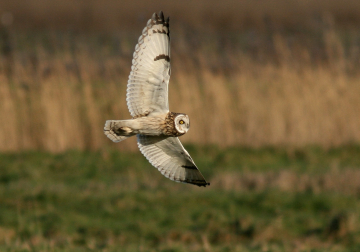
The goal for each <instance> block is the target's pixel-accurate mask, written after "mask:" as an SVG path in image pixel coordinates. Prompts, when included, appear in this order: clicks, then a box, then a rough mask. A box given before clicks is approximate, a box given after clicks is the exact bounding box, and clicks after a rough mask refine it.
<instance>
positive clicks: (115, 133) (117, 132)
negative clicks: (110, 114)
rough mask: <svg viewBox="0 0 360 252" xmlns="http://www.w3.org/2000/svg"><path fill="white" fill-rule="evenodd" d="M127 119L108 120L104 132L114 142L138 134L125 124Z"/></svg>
mask: <svg viewBox="0 0 360 252" xmlns="http://www.w3.org/2000/svg"><path fill="white" fill-rule="evenodd" d="M125 121H126V120H108V121H106V123H105V126H104V134H105V135H106V136H107V137H108V138H109V139H110V140H111V141H113V142H115V143H118V142H121V141H123V140H125V139H126V138H128V137H131V136H134V135H136V134H135V133H133V130H132V129H131V128H130V127H127V126H125V125H124V124H125Z"/></svg>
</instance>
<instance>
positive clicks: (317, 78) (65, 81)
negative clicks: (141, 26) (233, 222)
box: [0, 28, 360, 152]
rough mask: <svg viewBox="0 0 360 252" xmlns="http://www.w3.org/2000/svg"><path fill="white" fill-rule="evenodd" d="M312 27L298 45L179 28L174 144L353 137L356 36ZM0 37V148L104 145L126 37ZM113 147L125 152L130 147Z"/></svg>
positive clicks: (298, 142)
mask: <svg viewBox="0 0 360 252" xmlns="http://www.w3.org/2000/svg"><path fill="white" fill-rule="evenodd" d="M6 32H7V31H3V33H4V34H5V33H6ZM321 32H322V35H321V36H320V39H318V41H317V42H316V43H315V42H314V43H313V44H310V45H311V46H310V47H309V43H304V44H302V43H301V42H302V41H301V40H298V41H295V42H291V40H290V39H291V38H289V37H288V36H286V35H283V34H281V33H275V34H274V35H270V36H269V37H267V38H265V39H260V40H259V41H260V43H257V42H256V38H255V39H254V40H255V42H254V40H253V39H252V38H250V39H248V40H246V41H247V42H246V43H245V45H244V43H243V44H240V42H239V41H241V39H243V37H242V35H241V34H238V35H236V34H229V35H226V34H225V35H224V34H222V33H221V32H219V33H215V34H214V33H205V32H204V33H203V34H198V35H197V34H196V33H191V32H187V31H186V29H183V30H181V29H179V33H178V35H177V36H174V37H175V39H173V41H172V49H173V50H172V59H173V61H172V62H173V65H172V78H171V81H170V108H171V110H172V111H176V112H185V113H187V114H189V116H190V118H191V122H192V124H191V130H190V131H189V133H188V134H187V135H185V136H184V137H182V139H183V141H184V142H185V143H190V142H191V143H195V144H218V145H220V146H231V145H246V146H250V147H258V146H264V145H280V146H281V145H282V146H294V147H300V146H304V145H309V144H317V145H321V146H324V147H330V146H339V145H342V144H347V143H351V142H359V141H360V131H359V128H360V117H359V116H358V115H359V112H360V111H359V110H360V96H359V94H360V81H359V73H358V71H357V69H358V66H359V61H358V58H359V57H358V56H360V50H359V45H358V43H357V41H358V40H357V39H358V36H359V34H355V35H354V36H353V37H350V39H349V40H350V41H348V42H347V45H346V46H345V44H344V41H343V40H342V39H341V37H340V33H338V32H336V31H335V30H334V29H332V28H329V29H324V30H322V31H321ZM8 35H9V36H3V40H2V44H3V48H6V47H4V45H5V44H6V43H8V44H9V45H10V47H9V48H12V49H10V50H8V51H6V50H3V57H2V58H1V61H0V66H1V72H0V82H1V85H0V100H1V103H0V116H1V118H2V123H1V124H0V150H1V151H17V150H24V149H46V150H50V151H54V152H57V151H63V150H66V149H74V148H78V149H99V148H102V147H104V146H114V144H112V143H111V142H110V141H109V140H108V139H106V137H105V136H104V135H103V132H102V128H103V125H104V121H105V120H106V119H120V118H129V113H128V111H127V107H126V101H125V92H126V82H127V76H128V74H129V71H130V64H131V54H132V51H133V48H134V45H135V37H134V36H133V35H128V34H126V33H121V34H116V35H114V36H110V37H109V36H102V35H84V34H75V33H71V32H63V33H56V32H47V33H34V34H30V33H27V32H11V31H10V32H9V34H8ZM230 35H231V36H235V37H234V38H230V39H229V38H228V37H229V36H230ZM236 36H238V37H236ZM290 42H291V43H290ZM249 47H251V50H248V48H249ZM318 54H319V55H320V56H319V55H318ZM117 146H118V147H119V148H124V149H135V148H136V145H135V141H134V140H133V141H131V140H128V141H125V142H123V143H121V144H118V145H117Z"/></svg>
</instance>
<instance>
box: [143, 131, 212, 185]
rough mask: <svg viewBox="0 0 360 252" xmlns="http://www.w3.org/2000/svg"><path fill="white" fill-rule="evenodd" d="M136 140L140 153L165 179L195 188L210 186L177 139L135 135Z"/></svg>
mask: <svg viewBox="0 0 360 252" xmlns="http://www.w3.org/2000/svg"><path fill="white" fill-rule="evenodd" d="M137 139H138V146H139V149H140V151H141V153H142V154H143V155H144V156H145V157H146V158H147V159H148V160H149V162H150V163H151V164H152V165H153V166H155V167H156V168H157V169H158V170H159V171H160V172H161V174H163V175H164V176H165V177H167V178H169V179H171V180H173V181H176V182H183V183H189V184H194V185H197V186H207V185H210V183H207V182H206V181H205V178H204V177H203V175H202V174H201V172H200V171H199V169H198V168H197V167H196V165H195V163H194V161H193V160H192V158H191V157H190V155H189V153H188V152H187V151H186V150H185V149H184V147H183V146H182V144H181V142H180V140H179V138H177V137H164V136H147V135H137Z"/></svg>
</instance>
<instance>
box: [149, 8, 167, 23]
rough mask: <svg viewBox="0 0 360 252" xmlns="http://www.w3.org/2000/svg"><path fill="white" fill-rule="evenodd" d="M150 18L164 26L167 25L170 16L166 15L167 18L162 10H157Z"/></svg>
mask: <svg viewBox="0 0 360 252" xmlns="http://www.w3.org/2000/svg"><path fill="white" fill-rule="evenodd" d="M151 19H152V20H153V21H154V22H155V23H156V24H163V25H164V26H167V27H169V22H170V17H167V18H166V19H165V17H164V13H163V11H159V13H156V12H154V14H153V15H152V17H151Z"/></svg>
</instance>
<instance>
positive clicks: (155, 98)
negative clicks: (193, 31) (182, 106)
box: [104, 11, 210, 186]
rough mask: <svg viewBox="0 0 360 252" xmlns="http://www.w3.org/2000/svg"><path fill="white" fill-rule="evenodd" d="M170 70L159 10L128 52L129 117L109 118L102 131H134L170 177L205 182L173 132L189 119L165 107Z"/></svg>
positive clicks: (114, 134) (111, 134)
mask: <svg viewBox="0 0 360 252" xmlns="http://www.w3.org/2000/svg"><path fill="white" fill-rule="evenodd" d="M170 73H171V71H170V29H169V18H167V19H166V20H165V19H164V14H163V13H162V11H160V12H159V14H157V13H154V14H153V15H152V17H151V19H150V20H149V21H148V22H147V24H146V26H145V28H144V29H143V31H142V34H141V36H140V38H139V40H138V43H137V45H136V47H135V52H134V54H133V60H132V67H131V72H130V75H129V80H128V84H127V94H126V97H127V98H126V101H127V106H128V108H129V111H130V114H131V116H132V119H128V120H108V121H106V123H105V127H104V133H105V135H106V136H107V137H108V138H109V139H111V140H112V141H114V142H120V141H123V140H125V139H126V138H128V137H131V136H135V135H136V136H137V143H138V146H139V149H140V151H141V153H142V154H143V155H144V156H145V157H146V158H147V159H148V160H149V162H150V163H151V164H152V165H153V166H155V167H156V168H157V169H158V170H159V171H160V172H161V173H162V174H163V175H164V176H165V177H167V178H169V179H171V180H173V181H176V182H183V183H189V184H194V185H197V186H207V185H210V183H208V182H206V180H205V178H204V177H203V175H202V174H201V172H200V171H199V169H198V168H197V167H196V165H195V163H194V161H193V159H192V158H191V157H190V155H189V153H188V152H187V151H186V150H185V148H184V147H183V146H182V144H181V142H180V140H179V138H178V137H180V136H182V135H184V134H185V133H186V132H187V131H188V130H189V128H190V120H189V117H188V116H187V115H186V114H183V113H174V112H170V111H169V101H168V86H169V79H170Z"/></svg>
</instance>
